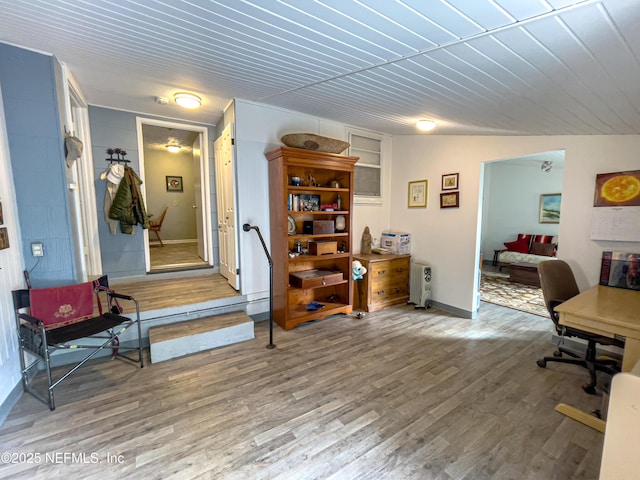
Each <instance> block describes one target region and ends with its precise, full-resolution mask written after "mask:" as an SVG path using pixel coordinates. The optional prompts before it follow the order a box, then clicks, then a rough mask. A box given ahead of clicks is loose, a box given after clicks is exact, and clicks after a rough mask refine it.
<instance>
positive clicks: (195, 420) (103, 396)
mask: <svg viewBox="0 0 640 480" xmlns="http://www.w3.org/2000/svg"><path fill="white" fill-rule="evenodd" d="M550 338H551V324H550V321H549V320H548V319H544V318H542V317H538V316H535V315H530V314H526V313H522V312H518V311H515V310H509V309H506V308H503V307H499V306H496V305H492V304H484V303H483V304H482V307H481V309H480V315H479V316H478V318H476V319H475V320H469V319H462V318H457V317H453V316H450V315H448V314H445V313H443V312H439V311H437V310H435V311H425V310H414V308H413V307H411V306H404V305H402V306H396V307H390V308H387V309H384V310H381V311H379V312H375V313H370V314H367V315H366V316H365V317H364V318H363V319H356V318H355V317H353V316H336V317H333V318H328V319H326V320H324V321H321V322H315V323H309V324H304V325H300V326H298V327H297V328H296V329H294V330H291V331H288V332H284V331H282V330H280V328H279V327H277V326H276V327H275V330H274V343H275V344H276V345H277V346H276V348H275V349H274V350H268V349H266V348H265V346H266V345H267V343H268V322H260V323H258V324H257V325H256V339H255V340H251V341H248V342H243V343H240V344H235V345H231V346H227V347H223V348H219V349H216V350H212V351H208V352H203V353H199V354H195V355H192V356H189V357H183V358H179V359H175V360H171V361H167V362H163V363H160V364H154V365H150V364H148V365H147V366H146V367H145V368H144V369H142V370H140V369H136V368H134V367H132V366H130V365H127V364H124V363H122V362H117V361H109V360H97V361H96V362H95V363H93V364H91V365H90V366H88V367H85V368H83V369H81V370H80V371H79V372H77V373H76V374H75V375H74V376H73V377H71V379H69V380H68V381H67V382H66V384H63V386H61V387H60V388H59V389H58V390H57V395H56V403H57V405H58V407H57V409H56V410H55V411H54V412H49V410H48V409H47V407H46V406H45V405H43V404H41V403H39V402H37V401H36V400H35V399H33V398H32V397H31V396H29V395H26V394H25V395H23V397H22V398H21V399H20V400H19V402H18V404H17V405H16V407H15V408H14V409H13V411H12V412H11V414H10V415H9V417H8V418H7V420H6V421H5V423H4V425H3V426H2V427H1V428H0V444H1V445H2V447H3V448H2V450H3V451H5V452H13V453H15V454H16V457H14V458H18V455H23V457H19V458H22V459H23V460H24V461H22V462H19V463H18V464H0V478H12V479H13V478H25V479H26V478H29V479H33V478H36V479H51V478H83V479H122V478H129V479H134V478H135V479H141V478H144V479H190V478H207V479H296V480H297V479H302V478H304V479H328V478H331V479H341V480H342V479H349V480H350V479H382V478H387V479H421V480H425V479H427V480H430V479H434V480H435V479H437V480H450V479H465V480H470V479H518V480H521V479H542V480H550V479H562V480H566V479H583V480H589V479H597V478H598V472H599V463H600V458H601V450H602V444H603V435H602V434H600V433H598V432H596V431H595V430H591V429H589V428H588V427H586V426H584V425H582V424H579V423H577V422H574V421H573V420H571V419H569V418H566V417H564V416H562V415H560V414H558V413H556V412H555V411H554V406H555V405H556V404H557V403H558V402H561V401H562V402H566V403H569V404H572V405H575V406H577V407H579V408H582V409H585V410H591V409H595V408H598V407H600V400H601V399H600V398H599V397H597V396H596V397H592V396H588V395H587V394H585V393H584V392H583V391H582V389H581V388H580V385H581V383H583V382H584V381H586V379H587V374H586V372H585V371H584V370H582V369H580V368H578V367H575V366H571V365H559V364H556V365H550V366H549V367H548V368H547V369H541V368H539V367H537V366H536V363H535V360H536V359H537V358H538V357H540V356H542V355H544V354H549V353H550V352H551V351H552V350H553V347H552V345H551V343H550ZM34 453H37V454H39V457H38V458H39V460H37V461H36V460H34V458H35V457H33V455H32V454H34ZM55 454H57V455H58V456H57V457H56V456H55ZM29 455H31V456H29ZM47 455H48V456H47ZM63 455H66V456H63ZM72 455H75V456H72ZM3 458H4V457H3ZM29 459H31V462H32V463H27V461H28V460H29ZM92 462H100V463H92Z"/></svg>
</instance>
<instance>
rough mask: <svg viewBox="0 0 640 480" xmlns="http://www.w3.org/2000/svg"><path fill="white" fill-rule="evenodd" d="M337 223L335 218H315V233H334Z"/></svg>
mask: <svg viewBox="0 0 640 480" xmlns="http://www.w3.org/2000/svg"><path fill="white" fill-rule="evenodd" d="M334 232H335V224H334V223H333V220H314V221H313V234H314V235H323V234H325V233H334Z"/></svg>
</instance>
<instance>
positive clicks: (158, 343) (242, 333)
mask: <svg viewBox="0 0 640 480" xmlns="http://www.w3.org/2000/svg"><path fill="white" fill-rule="evenodd" d="M252 338H254V333H253V320H251V318H249V316H248V315H247V314H246V313H245V312H241V311H239V312H229V313H223V314H220V315H214V316H211V317H203V318H198V319H196V320H188V321H185V322H177V323H171V324H168V325H160V326H157V327H151V328H149V346H150V350H151V363H157V362H163V361H165V360H170V359H172V358H177V357H182V356H185V355H190V354H192V353H197V352H202V351H204V350H210V349H212V348H217V347H222V346H224V345H230V344H232V343H238V342H243V341H245V340H251V339H252Z"/></svg>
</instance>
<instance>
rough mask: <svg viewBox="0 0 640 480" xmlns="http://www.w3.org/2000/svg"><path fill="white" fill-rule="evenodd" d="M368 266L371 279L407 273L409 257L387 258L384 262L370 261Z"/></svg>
mask: <svg viewBox="0 0 640 480" xmlns="http://www.w3.org/2000/svg"><path fill="white" fill-rule="evenodd" d="M370 266H371V270H370V272H371V279H372V280H373V279H377V278H389V277H392V276H396V277H397V276H402V275H408V274H409V258H399V259H397V260H387V261H385V262H372V263H371V264H370Z"/></svg>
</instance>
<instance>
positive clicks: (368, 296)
mask: <svg viewBox="0 0 640 480" xmlns="http://www.w3.org/2000/svg"><path fill="white" fill-rule="evenodd" d="M353 259H354V260H359V261H360V263H362V265H364V266H365V268H366V269H367V273H366V274H365V275H364V278H363V279H362V280H356V281H354V284H355V288H354V302H353V307H354V308H355V309H358V310H364V311H367V312H375V311H376V310H380V309H381V308H384V307H388V306H390V305H397V304H399V303H406V302H407V301H408V300H409V269H410V262H411V255H392V254H387V255H377V254H373V255H354V256H353Z"/></svg>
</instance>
